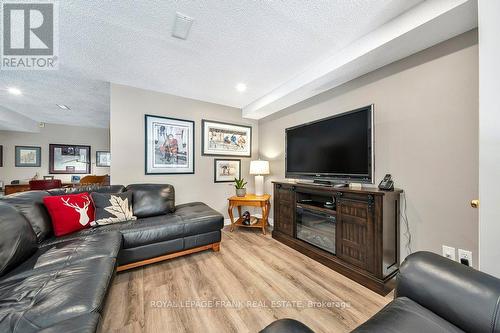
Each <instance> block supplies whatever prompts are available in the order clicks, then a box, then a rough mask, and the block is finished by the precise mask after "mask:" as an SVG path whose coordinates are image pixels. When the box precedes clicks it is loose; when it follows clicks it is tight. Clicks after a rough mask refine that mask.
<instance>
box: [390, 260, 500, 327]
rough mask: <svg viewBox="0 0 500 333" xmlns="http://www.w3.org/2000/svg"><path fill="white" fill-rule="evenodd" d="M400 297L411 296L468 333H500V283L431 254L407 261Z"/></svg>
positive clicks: (399, 284) (399, 278)
mask: <svg viewBox="0 0 500 333" xmlns="http://www.w3.org/2000/svg"><path fill="white" fill-rule="evenodd" d="M395 295H396V297H408V298H410V299H412V300H413V301H415V302H417V303H418V304H420V305H422V306H423V307H425V308H426V309H428V310H429V311H432V312H434V313H435V314H436V315H438V316H440V317H441V318H444V319H445V320H447V321H449V322H450V323H452V324H453V325H455V326H457V327H459V328H460V329H462V330H464V331H466V332H475V333H483V332H484V333H486V332H488V333H498V332H500V306H499V304H500V280H499V279H497V278H495V277H493V276H491V275H488V274H485V273H483V272H480V271H477V270H475V269H472V268H470V267H467V266H464V265H462V264H460V263H457V262H455V261H452V260H449V259H447V258H444V257H442V256H439V255H436V254H434V253H430V252H416V253H414V254H412V255H411V256H409V257H408V258H406V260H405V261H404V262H403V264H402V265H401V267H400V269H399V274H398V276H397V288H396V291H395Z"/></svg>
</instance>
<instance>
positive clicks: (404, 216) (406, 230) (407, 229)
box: [401, 192, 412, 254]
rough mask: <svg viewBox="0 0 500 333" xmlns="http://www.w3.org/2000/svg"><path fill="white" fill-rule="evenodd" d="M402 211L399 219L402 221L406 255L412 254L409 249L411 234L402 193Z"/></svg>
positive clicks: (404, 196) (404, 194) (404, 198)
mask: <svg viewBox="0 0 500 333" xmlns="http://www.w3.org/2000/svg"><path fill="white" fill-rule="evenodd" d="M402 196H403V209H401V219H402V220H403V225H404V231H403V236H404V237H405V238H406V241H407V242H406V245H405V247H406V251H408V254H411V253H412V249H411V232H410V223H409V222H408V215H407V214H406V193H405V192H403V195H402Z"/></svg>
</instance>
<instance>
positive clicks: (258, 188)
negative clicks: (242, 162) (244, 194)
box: [250, 160, 269, 196]
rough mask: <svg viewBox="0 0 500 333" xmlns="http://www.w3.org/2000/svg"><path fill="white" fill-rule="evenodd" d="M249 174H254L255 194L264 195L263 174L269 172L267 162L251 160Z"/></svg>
mask: <svg viewBox="0 0 500 333" xmlns="http://www.w3.org/2000/svg"><path fill="white" fill-rule="evenodd" d="M250 174H251V175H255V195H258V196H260V195H264V175H268V174H269V162H268V161H261V160H258V161H251V162H250Z"/></svg>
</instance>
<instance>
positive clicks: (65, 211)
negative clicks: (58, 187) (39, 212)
mask: <svg viewBox="0 0 500 333" xmlns="http://www.w3.org/2000/svg"><path fill="white" fill-rule="evenodd" d="M43 203H44V204H45V207H47V210H48V211H49V214H50V218H51V219H52V226H53V227H54V234H55V235H56V236H57V237H59V236H63V235H66V234H70V233H72V232H75V231H78V230H82V229H85V228H88V227H89V226H90V222H93V221H94V206H93V204H92V200H91V199H90V195H89V194H88V193H87V192H84V193H79V194H68V195H58V196H47V197H45V198H43Z"/></svg>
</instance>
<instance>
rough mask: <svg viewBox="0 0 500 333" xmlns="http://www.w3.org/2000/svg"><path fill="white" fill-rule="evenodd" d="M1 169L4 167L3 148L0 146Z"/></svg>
mask: <svg viewBox="0 0 500 333" xmlns="http://www.w3.org/2000/svg"><path fill="white" fill-rule="evenodd" d="M0 167H3V146H2V145H0Z"/></svg>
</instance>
